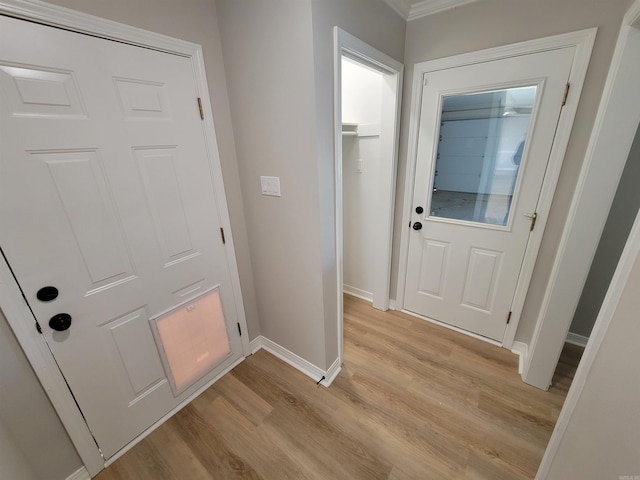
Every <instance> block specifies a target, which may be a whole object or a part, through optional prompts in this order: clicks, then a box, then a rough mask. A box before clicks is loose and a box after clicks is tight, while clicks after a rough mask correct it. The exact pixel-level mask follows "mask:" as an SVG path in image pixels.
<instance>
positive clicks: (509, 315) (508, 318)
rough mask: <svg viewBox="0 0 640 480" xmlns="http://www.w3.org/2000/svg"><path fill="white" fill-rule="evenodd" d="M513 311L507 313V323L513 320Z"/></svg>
mask: <svg viewBox="0 0 640 480" xmlns="http://www.w3.org/2000/svg"><path fill="white" fill-rule="evenodd" d="M512 313H513V312H509V314H508V315H507V325H509V322H510V321H511V314H512Z"/></svg>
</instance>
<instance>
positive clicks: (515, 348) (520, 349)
mask: <svg viewBox="0 0 640 480" xmlns="http://www.w3.org/2000/svg"><path fill="white" fill-rule="evenodd" d="M527 348H528V347H527V344H526V343H524V342H513V345H512V346H511V352H512V353H515V354H516V355H518V374H520V375H522V372H523V371H524V359H525V358H527Z"/></svg>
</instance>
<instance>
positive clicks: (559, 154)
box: [396, 28, 597, 348]
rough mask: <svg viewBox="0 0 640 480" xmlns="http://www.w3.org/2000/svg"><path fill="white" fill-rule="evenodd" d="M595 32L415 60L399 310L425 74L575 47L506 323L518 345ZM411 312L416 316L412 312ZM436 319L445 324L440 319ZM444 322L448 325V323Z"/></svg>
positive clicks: (508, 338)
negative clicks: (530, 288)
mask: <svg viewBox="0 0 640 480" xmlns="http://www.w3.org/2000/svg"><path fill="white" fill-rule="evenodd" d="M596 32H597V28H590V29H586V30H580V31H577V32H571V33H565V34H561V35H554V36H552V37H545V38H541V39H537V40H530V41H527V42H522V43H515V44H512V45H506V46H503V47H497V48H491V49H488V50H481V51H478V52H472V53H465V54H461V55H456V56H453V57H447V58H441V59H437V60H430V61H427V62H422V63H417V64H416V65H415V69H414V75H413V91H412V98H411V112H410V115H411V116H410V121H409V145H408V147H409V148H408V154H407V172H406V179H405V195H404V206H403V217H402V233H401V240H400V264H399V266H398V288H397V298H396V307H397V308H398V309H399V310H403V311H406V310H404V294H405V288H406V276H407V263H408V261H409V258H408V254H409V228H407V227H406V226H407V225H409V221H410V220H411V212H412V204H413V193H414V183H415V172H416V155H417V148H418V133H419V124H420V105H421V103H422V87H423V82H424V77H425V75H426V74H428V73H429V72H434V71H438V70H444V69H449V68H456V67H461V66H465V65H472V64H477V63H483V62H491V61H494V60H500V59H504V58H510V57H516V56H521V55H527V54H532V53H538V52H544V51H548V50H554V49H558V48H565V47H576V52H575V56H574V59H573V64H572V66H571V74H570V76H569V82H570V84H571V89H570V92H569V96H568V98H567V103H566V105H565V106H564V108H563V109H562V111H561V113H560V119H559V122H558V128H557V130H556V136H555V139H554V142H553V147H552V149H551V154H550V156H549V163H548V165H547V171H546V173H545V177H544V180H543V183H542V190H541V192H540V198H539V200H538V206H537V209H536V212H537V214H538V217H537V218H538V220H537V223H536V228H535V229H534V231H533V232H532V233H531V235H530V236H529V241H528V243H527V249H526V251H525V255H524V261H523V263H522V270H521V271H520V277H519V278H518V283H517V286H516V292H515V294H514V297H513V303H512V308H511V311H512V314H511V321H510V322H509V324H508V325H507V327H506V330H505V335H504V339H503V341H502V346H504V347H505V348H512V347H514V345H513V344H514V339H515V335H516V331H517V329H518V324H519V323H520V316H521V314H522V309H523V307H524V302H525V299H526V296H527V291H528V289H529V283H530V281H531V276H532V274H533V268H534V266H535V262H536V258H537V255H538V251H539V250H540V244H541V243H542V238H543V234H544V229H545V226H546V223H547V218H548V216H549V210H550V208H551V202H552V201H553V194H554V192H555V189H556V185H557V183H558V177H559V176H560V169H561V167H562V162H563V160H564V155H565V152H566V150H567V144H568V143H569V137H570V134H571V128H572V127H573V121H574V119H575V115H576V111H577V108H578V101H579V99H580V94H581V92H582V87H583V85H584V79H585V76H586V73H587V67H588V65H589V59H590V58H591V51H592V49H593V44H594V42H595V38H596ZM558 101H561V99H558ZM407 313H409V314H412V315H415V314H414V313H413V312H407ZM429 320H430V319H429ZM437 323H440V324H442V323H441V322H437ZM442 325H444V326H447V325H446V324H442ZM456 330H458V329H456ZM465 333H466V332H465ZM480 338H483V337H480ZM491 343H493V342H491Z"/></svg>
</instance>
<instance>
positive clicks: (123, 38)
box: [0, 0, 251, 476]
mask: <svg viewBox="0 0 640 480" xmlns="http://www.w3.org/2000/svg"><path fill="white" fill-rule="evenodd" d="M0 15H6V16H10V17H14V18H20V19H24V20H32V21H37V22H38V23H42V24H45V25H50V26H54V27H62V28H65V29H67V30H71V31H75V32H80V33H88V34H91V35H93V36H97V37H101V38H105V39H110V40H116V41H120V42H125V43H128V44H131V45H137V46H141V47H145V48H150V49H153V50H158V51H162V52H167V53H172V54H176V55H180V56H183V57H187V58H190V59H191V61H192V62H193V68H194V75H195V80H196V90H197V92H198V95H199V96H200V98H201V99H202V104H203V105H204V106H205V108H209V106H210V105H211V101H210V98H209V90H208V83H207V78H206V75H205V68H204V58H203V55H202V47H201V46H200V45H196V44H194V43H191V42H186V41H183V40H178V39H174V38H171V37H167V36H165V35H161V34H157V33H153V32H149V31H147V30H142V29H139V28H134V27H130V26H128V25H123V24H121V23H117V22H112V21H110V20H105V19H102V18H99V17H95V16H93V15H87V14H84V13H80V12H76V11H74V10H69V9H67V8H63V7H59V6H56V5H51V4H47V3H43V2H39V1H37V0H0ZM196 108H197V104H196V99H195V98H194V112H195V109H196ZM203 124H204V127H203V131H204V136H205V144H206V147H207V152H208V156H209V164H210V168H211V175H212V177H213V178H212V179H213V185H214V189H215V195H216V200H217V201H218V205H219V215H220V221H221V225H222V226H223V228H224V229H225V235H226V237H227V238H228V239H229V241H227V243H226V247H227V248H226V254H227V261H228V262H229V268H230V271H231V283H232V285H231V286H232V290H233V294H234V300H235V302H234V303H235V309H236V314H237V321H238V322H239V323H240V325H241V327H242V330H243V331H244V332H247V331H248V329H247V324H246V317H245V312H244V306H243V301H242V292H241V290H240V279H239V276H238V266H237V263H236V256H235V249H234V247H233V238H232V233H231V224H230V220H229V214H228V209H227V202H226V197H225V192H224V184H223V181H222V168H221V165H220V158H219V156H218V145H217V140H216V134H215V129H214V125H213V118H212V115H211V113H210V112H205V118H204V122H203ZM0 308H1V309H2V311H3V312H4V314H5V316H6V318H7V321H8V323H9V325H10V326H11V329H12V330H13V332H14V334H15V335H16V337H17V339H18V342H19V343H20V345H21V347H22V349H23V350H24V352H25V355H26V356H27V358H28V360H29V362H30V363H31V366H32V367H33V369H34V371H35V373H36V376H37V377H38V379H39V381H40V383H41V384H42V386H43V388H44V390H45V391H46V392H47V395H48V396H49V399H50V400H51V403H52V404H53V407H54V408H55V410H56V412H57V413H58V416H59V417H60V420H61V421H62V423H63V425H64V426H65V428H66V430H67V433H68V434H69V437H70V438H71V441H72V442H73V444H74V446H75V447H76V449H77V450H78V453H79V455H80V458H81V459H82V462H83V463H84V465H85V467H86V468H87V470H88V471H89V473H90V474H91V475H92V476H93V475H95V474H97V473H98V472H99V471H100V470H102V469H103V468H104V466H105V463H104V460H103V458H102V456H101V455H100V452H99V451H98V449H97V448H96V444H95V442H94V440H93V437H92V436H91V432H90V431H89V429H88V427H87V424H86V423H85V421H84V419H83V417H82V414H81V413H80V410H79V409H78V408H77V406H76V404H75V401H74V399H73V397H72V395H71V393H70V392H69V389H68V387H67V384H66V382H65V380H64V378H63V376H62V374H61V372H60V370H59V369H58V366H57V364H56V362H55V359H54V357H53V355H52V354H51V352H50V350H49V348H48V346H47V344H46V341H45V339H44V336H43V335H40V334H38V333H37V332H36V329H35V320H34V318H33V315H32V314H31V311H30V310H29V307H28V306H27V304H26V302H25V300H24V299H23V297H22V294H21V292H20V289H19V287H18V285H17V283H16V280H15V278H14V277H13V274H12V272H11V270H10V267H9V265H8V264H7V261H6V259H4V258H2V259H0ZM241 341H242V349H243V354H244V355H245V356H246V355H249V354H250V353H251V350H250V347H249V338H248V335H243V336H242V337H241ZM224 373H226V372H223V374H224ZM220 376H222V374H221V375H220ZM220 376H218V377H217V378H219V377H220ZM217 378H216V379H214V380H212V381H211V382H209V383H208V384H207V385H205V386H204V387H203V388H202V389H200V390H198V391H197V392H196V393H194V395H192V396H191V397H190V398H188V399H187V400H186V401H185V402H183V404H181V405H179V406H178V407H176V409H174V411H177V410H179V409H180V408H182V406H183V405H185V404H187V403H188V402H189V401H191V400H192V399H193V398H195V397H196V396H197V395H198V394H200V393H201V392H202V391H203V390H205V389H206V388H207V387H208V386H209V385H211V384H212V383H213V382H215V380H217ZM174 411H172V412H170V413H171V414H172V413H173V412H174ZM169 416H170V415H167V416H166V417H164V418H163V419H161V420H159V421H158V422H157V423H156V424H154V425H153V426H152V427H150V428H149V429H148V430H147V431H145V432H144V433H142V434H141V435H140V436H139V437H137V438H136V439H135V440H134V441H133V442H131V443H130V444H128V445H127V447H125V449H124V450H123V451H125V450H126V449H128V448H131V447H132V446H133V445H134V444H135V443H137V442H138V441H140V440H141V439H142V438H143V437H144V436H146V435H147V434H148V433H150V432H151V431H152V430H153V429H154V428H156V427H157V426H158V425H159V424H161V423H162V422H164V421H165V420H166V419H167V418H168V417H169ZM123 451H121V453H122V452H123ZM121 453H119V454H121ZM117 456H118V455H116V456H114V457H113V458H111V459H110V462H112V461H113V460H114V459H115V458H117Z"/></svg>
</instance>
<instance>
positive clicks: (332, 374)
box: [321, 358, 342, 387]
mask: <svg viewBox="0 0 640 480" xmlns="http://www.w3.org/2000/svg"><path fill="white" fill-rule="evenodd" d="M340 370H342V364H341V363H340V358H336V361H335V362H333V364H332V365H331V366H330V367H329V370H327V372H326V373H325V374H324V376H325V379H324V380H323V381H322V382H321V383H322V385H323V386H325V387H328V386H329V385H331V384H332V383H333V381H334V380H335V379H336V377H337V376H338V374H339V373H340Z"/></svg>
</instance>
